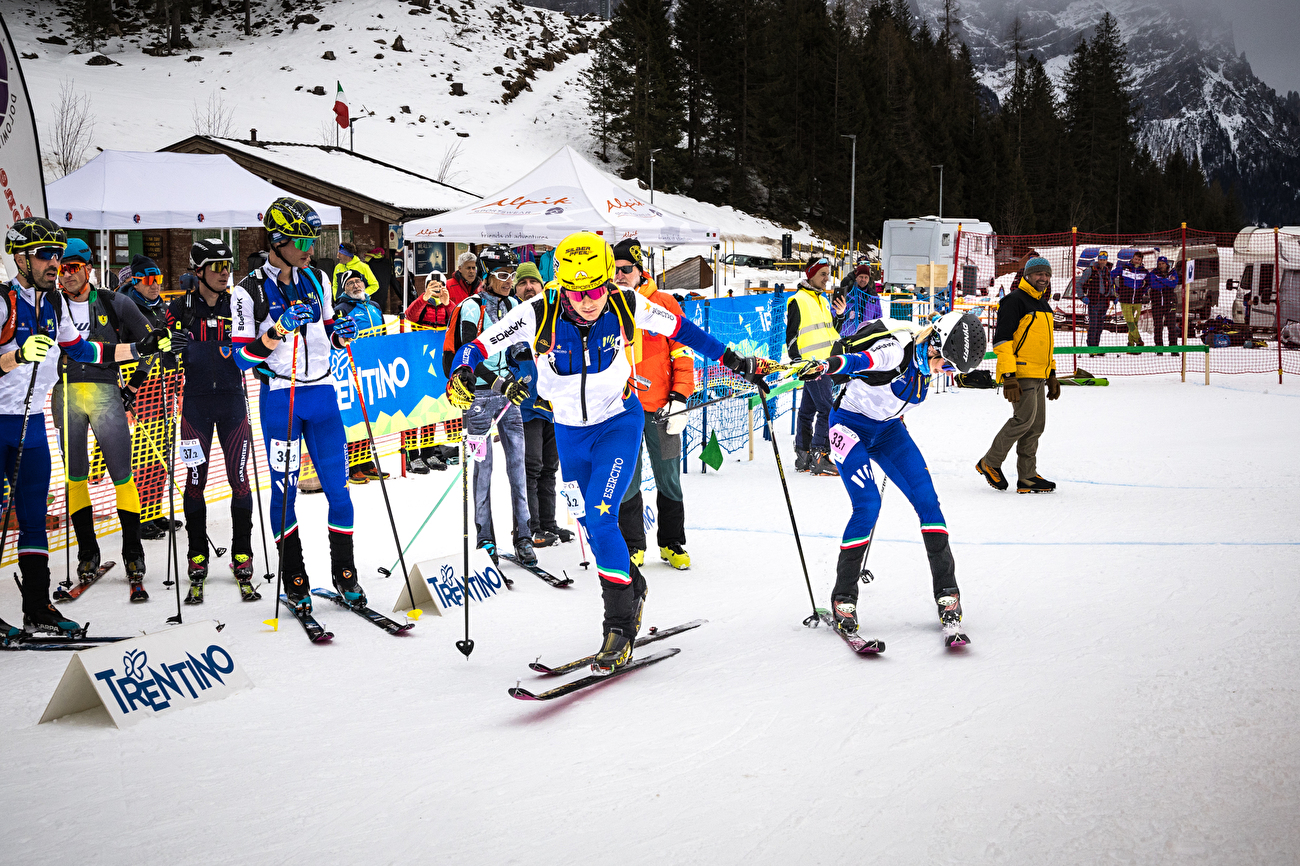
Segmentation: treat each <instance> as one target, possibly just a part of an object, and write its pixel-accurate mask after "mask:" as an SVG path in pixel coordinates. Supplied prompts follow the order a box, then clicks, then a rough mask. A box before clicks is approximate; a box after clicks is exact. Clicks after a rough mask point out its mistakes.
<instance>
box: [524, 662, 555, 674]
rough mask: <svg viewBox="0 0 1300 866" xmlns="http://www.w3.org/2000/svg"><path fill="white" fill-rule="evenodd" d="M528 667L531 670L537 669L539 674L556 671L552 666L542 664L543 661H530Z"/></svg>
mask: <svg viewBox="0 0 1300 866" xmlns="http://www.w3.org/2000/svg"><path fill="white" fill-rule="evenodd" d="M528 669H529V670H531V671H535V672H537V673H539V674H549V673H554V670H553V669H552V668H549V667H547V666H546V665H544V664H542V663H541V662H529V663H528Z"/></svg>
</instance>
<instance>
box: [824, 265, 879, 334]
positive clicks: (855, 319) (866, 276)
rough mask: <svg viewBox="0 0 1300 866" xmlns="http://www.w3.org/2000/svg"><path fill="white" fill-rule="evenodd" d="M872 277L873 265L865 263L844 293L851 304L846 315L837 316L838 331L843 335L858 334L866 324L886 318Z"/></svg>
mask: <svg viewBox="0 0 1300 866" xmlns="http://www.w3.org/2000/svg"><path fill="white" fill-rule="evenodd" d="M871 276H872V275H871V265H870V263H868V262H863V263H862V264H860V265H858V266H857V268H856V269H855V270H854V272H853V283H852V284H851V286H850V287H849V288H848V289H847V291H846V292H845V293H844V296H846V300H848V301H849V303H848V304H847V305H846V308H845V310H844V315H842V316H837V317H836V321H835V325H836V329H837V330H838V331H839V332H840V333H841V334H856V333H857V332H858V328H860V327H862V324H863V323H864V322H870V321H873V320H875V319H879V318H881V317H883V316H884V311H883V310H882V309H881V307H880V295H879V293H878V292H877V290H876V286H875V284H874V283H873V282H872V281H871ZM855 292H856V294H855ZM859 307H861V309H860V310H859Z"/></svg>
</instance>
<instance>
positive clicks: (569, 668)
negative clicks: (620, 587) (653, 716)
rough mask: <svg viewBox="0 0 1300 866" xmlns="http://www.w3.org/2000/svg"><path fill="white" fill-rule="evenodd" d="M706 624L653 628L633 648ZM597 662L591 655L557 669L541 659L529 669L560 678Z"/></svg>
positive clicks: (701, 622) (687, 623)
mask: <svg viewBox="0 0 1300 866" xmlns="http://www.w3.org/2000/svg"><path fill="white" fill-rule="evenodd" d="M706 622H708V620H707V619H693V620H691V621H690V622H685V623H682V624H681V625H675V626H673V627H672V628H665V629H657V628H652V629H650V630H649V631H648V632H646V635H645V637H639V638H637V639H636V642H635V643H633V644H632V646H634V647H643V646H645V645H646V644H650V643H654V642H655V641H659V640H663V639H664V638H669V637H672V636H673V635H678V634H681V633H682V632H684V631H690V630H691V629H693V628H699V627H700V626H702V625H704V624H705V623H706ZM595 660H596V656H595V655H589V656H584V657H582V658H580V659H577V660H576V661H571V662H566V663H565V664H562V665H558V666H557V667H548V666H547V665H544V664H542V662H541V659H540V658H539V659H538V660H537V661H535V662H530V663H529V664H528V667H529V668H531V669H532V670H534V671H537V673H539V674H545V675H547V676H560V675H562V674H567V673H572V672H573V671H576V670H577V669H578V668H584V667H586V666H587V665H589V664H591V663H592V662H594V661H595Z"/></svg>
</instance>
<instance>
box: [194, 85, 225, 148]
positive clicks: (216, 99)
mask: <svg viewBox="0 0 1300 866" xmlns="http://www.w3.org/2000/svg"><path fill="white" fill-rule="evenodd" d="M190 119H191V120H192V121H193V123H194V132H195V134H196V135H211V136H213V137H214V138H230V135H231V133H232V132H234V129H235V110H234V109H233V108H231V107H230V106H229V105H227V104H226V101H225V100H224V99H222V98H221V96H220V95H219V94H218V93H217V92H215V91H213V92H212V93H211V94H209V96H208V101H207V102H206V103H205V104H203V105H199V101H198V100H197V99H196V100H194V109H193V110H192V111H191V112H190Z"/></svg>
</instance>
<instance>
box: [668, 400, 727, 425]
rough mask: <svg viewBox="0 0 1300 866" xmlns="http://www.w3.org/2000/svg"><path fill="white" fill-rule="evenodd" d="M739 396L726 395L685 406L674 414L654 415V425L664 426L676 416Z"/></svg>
mask: <svg viewBox="0 0 1300 866" xmlns="http://www.w3.org/2000/svg"><path fill="white" fill-rule="evenodd" d="M739 396H741V395H740V394H726V395H724V396H722V397H715V398H714V399H712V400H706V401H704V402H703V403H696V404H695V405H694V406H687V407H686V408H685V409H678V410H677V411H676V412H669V413H668V414H667V415H660V414H658V413H656V414H655V423H657V424H659V425H661V426H662V425H663V424H666V423H667V422H668V419H669V418H676V417H677V416H678V415H685V414H686V413H687V412H694V411H695V410H696V409H703V408H704V407H705V406H712V405H713V404H714V403H721V402H722V401H723V400H730V399H731V398H732V397H739Z"/></svg>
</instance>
